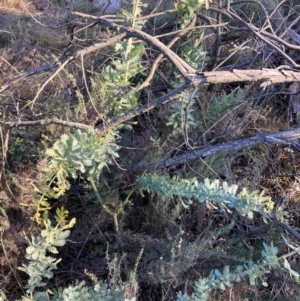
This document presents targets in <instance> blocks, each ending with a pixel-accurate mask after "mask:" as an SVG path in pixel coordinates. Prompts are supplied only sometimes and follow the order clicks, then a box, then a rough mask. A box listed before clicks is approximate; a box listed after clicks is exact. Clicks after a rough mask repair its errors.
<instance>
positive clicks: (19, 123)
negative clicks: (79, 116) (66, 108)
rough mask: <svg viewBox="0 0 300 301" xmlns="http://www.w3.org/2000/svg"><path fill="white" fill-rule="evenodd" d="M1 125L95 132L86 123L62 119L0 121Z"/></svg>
mask: <svg viewBox="0 0 300 301" xmlns="http://www.w3.org/2000/svg"><path fill="white" fill-rule="evenodd" d="M0 124H3V125H7V126H9V127H22V126H37V125H39V126H40V125H49V124H58V125H63V126H68V127H73V128H77V129H88V130H93V127H92V126H90V125H87V124H84V123H79V122H71V121H66V120H61V119H42V120H34V121H0Z"/></svg>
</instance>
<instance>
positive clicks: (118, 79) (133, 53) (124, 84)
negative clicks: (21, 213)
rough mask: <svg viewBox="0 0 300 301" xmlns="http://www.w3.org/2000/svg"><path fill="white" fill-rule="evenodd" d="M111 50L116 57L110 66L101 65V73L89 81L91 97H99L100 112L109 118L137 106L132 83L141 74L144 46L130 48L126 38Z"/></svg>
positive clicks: (135, 85) (131, 45)
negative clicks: (103, 66)
mask: <svg viewBox="0 0 300 301" xmlns="http://www.w3.org/2000/svg"><path fill="white" fill-rule="evenodd" d="M115 50H116V51H117V52H118V53H119V58H118V57H117V56H116V58H115V59H113V60H112V61H111V64H110V65H107V66H105V68H104V69H103V72H102V74H101V75H99V76H98V77H95V79H93V80H92V94H93V95H94V98H100V100H101V106H102V107H103V113H104V115H105V116H107V117H109V118H113V117H116V116H119V115H120V114H123V113H126V112H128V111H130V110H132V109H135V108H136V107H138V104H139V103H138V99H137V95H136V93H137V90H138V86H139V84H138V83H136V82H134V80H135V77H136V76H141V75H143V71H144V67H143V65H142V63H141V57H142V55H143V54H144V43H139V44H137V45H133V43H132V40H131V39H128V40H126V41H123V42H122V43H117V44H116V46H115ZM131 81H133V82H131Z"/></svg>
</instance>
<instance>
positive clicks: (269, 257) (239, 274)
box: [176, 243, 299, 301]
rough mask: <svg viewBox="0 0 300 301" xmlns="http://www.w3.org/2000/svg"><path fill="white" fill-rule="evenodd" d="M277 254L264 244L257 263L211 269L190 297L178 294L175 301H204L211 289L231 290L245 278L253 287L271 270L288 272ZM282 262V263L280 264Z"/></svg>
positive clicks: (270, 246) (276, 250)
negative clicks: (235, 283)
mask: <svg viewBox="0 0 300 301" xmlns="http://www.w3.org/2000/svg"><path fill="white" fill-rule="evenodd" d="M277 253H278V249H277V248H276V247H274V245H273V243H271V244H270V245H266V244H265V243H264V244H263V250H262V251H261V259H260V260H259V261H258V262H257V263H254V262H253V261H249V262H248V263H245V264H244V265H238V266H236V267H235V270H233V271H230V268H229V266H228V265H226V266H224V268H223V272H220V271H219V270H218V269H213V270H212V271H211V272H210V274H209V276H208V277H207V278H200V279H198V280H197V281H195V283H194V293H193V294H192V295H191V296H188V295H186V294H182V293H181V292H179V294H178V297H177V299H176V301H206V300H207V299H208V297H209V295H210V293H211V291H212V290H213V289H220V290H225V289H226V288H227V287H229V288H231V287H233V285H234V282H240V281H241V280H242V279H244V278H245V277H247V278H248V279H249V283H250V285H252V286H254V285H255V284H256V279H257V278H259V279H261V277H262V276H264V275H265V274H268V273H270V272H271V270H273V269H279V268H286V269H287V270H289V269H290V265H289V264H288V261H287V260H286V255H284V256H281V257H278V256H277ZM297 253H299V251H297ZM289 256H291V254H289ZM282 261H283V263H281V262H282ZM291 273H292V274H293V275H296V276H297V277H299V274H298V273H297V272H296V271H291ZM262 285H263V286H268V284H267V283H266V282H265V281H263V282H262Z"/></svg>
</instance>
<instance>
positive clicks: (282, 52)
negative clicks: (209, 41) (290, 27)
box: [214, 9, 300, 68]
mask: <svg viewBox="0 0 300 301" xmlns="http://www.w3.org/2000/svg"><path fill="white" fill-rule="evenodd" d="M214 10H217V11H219V10H218V9H214ZM220 11H221V12H222V13H223V14H226V15H227V16H229V18H231V19H236V20H238V21H240V22H241V23H243V24H244V25H245V26H246V27H248V29H249V30H250V31H251V32H253V33H254V34H255V35H256V36H257V37H258V38H259V39H260V40H262V41H264V42H265V43H266V44H268V45H269V46H271V47H272V48H273V49H275V50H276V51H278V53H280V54H281V55H282V56H283V57H284V58H285V59H286V60H288V61H289V62H290V63H291V64H292V67H294V68H300V65H299V64H297V63H296V62H295V61H294V60H293V59H292V58H291V57H289V56H288V55H287V54H286V53H285V52H284V51H283V50H281V49H280V48H279V47H278V46H276V45H275V44H274V43H272V42H271V41H269V40H268V39H267V38H265V37H264V36H263V34H261V33H260V32H259V31H260V29H258V28H257V27H255V26H254V25H251V24H248V23H247V22H246V21H244V20H243V19H241V18H240V17H239V16H237V15H236V14H235V13H232V12H226V11H222V10H220ZM268 36H269V38H271V39H274V40H276V39H278V38H277V36H275V35H272V34H269V35H268ZM296 47H297V46H296Z"/></svg>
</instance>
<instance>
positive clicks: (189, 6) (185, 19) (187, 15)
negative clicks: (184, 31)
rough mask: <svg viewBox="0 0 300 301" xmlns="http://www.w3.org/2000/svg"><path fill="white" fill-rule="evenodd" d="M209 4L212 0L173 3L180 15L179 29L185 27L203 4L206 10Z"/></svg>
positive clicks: (183, 0) (190, 0)
mask: <svg viewBox="0 0 300 301" xmlns="http://www.w3.org/2000/svg"><path fill="white" fill-rule="evenodd" d="M209 2H212V0H178V1H175V8H176V9H177V11H178V13H180V15H182V17H181V18H180V21H179V23H180V24H181V27H182V28H184V27H186V26H187V25H188V24H189V23H190V22H191V20H192V18H193V17H194V15H195V12H196V11H197V10H199V9H200V8H201V7H202V5H203V4H205V6H206V9H208V8H209Z"/></svg>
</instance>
